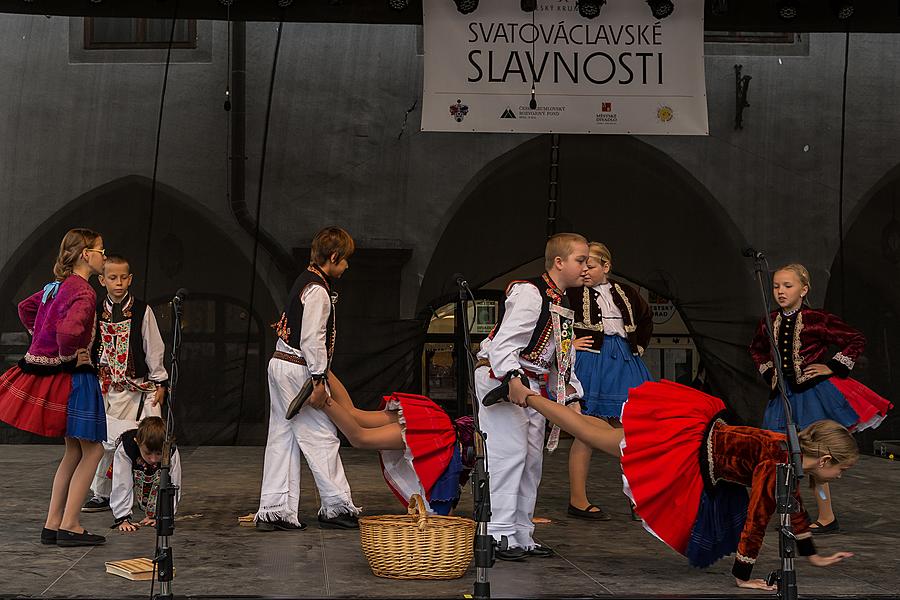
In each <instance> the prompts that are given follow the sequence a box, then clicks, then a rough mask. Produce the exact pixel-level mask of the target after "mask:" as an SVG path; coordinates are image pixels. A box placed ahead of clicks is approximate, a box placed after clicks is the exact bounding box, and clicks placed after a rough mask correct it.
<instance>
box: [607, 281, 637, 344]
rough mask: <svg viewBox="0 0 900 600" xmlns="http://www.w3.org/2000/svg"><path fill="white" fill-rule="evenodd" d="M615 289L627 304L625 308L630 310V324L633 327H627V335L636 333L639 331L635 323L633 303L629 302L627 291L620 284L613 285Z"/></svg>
mask: <svg viewBox="0 0 900 600" xmlns="http://www.w3.org/2000/svg"><path fill="white" fill-rule="evenodd" d="M613 288H615V290H616V291H617V292H618V293H619V296H621V297H622V300H623V301H624V302H625V308H626V309H628V322H629V323H631V325H625V333H634V332H635V331H636V330H637V325H636V324H635V322H634V311H633V310H632V309H631V302H629V301H628V296H626V295H625V291H624V290H623V289H622V286H620V285H619V284H618V283H615V284H613Z"/></svg>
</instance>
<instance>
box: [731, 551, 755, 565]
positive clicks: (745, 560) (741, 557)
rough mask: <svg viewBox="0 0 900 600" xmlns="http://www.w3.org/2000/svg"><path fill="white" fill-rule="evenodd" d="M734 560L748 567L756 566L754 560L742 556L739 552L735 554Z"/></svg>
mask: <svg viewBox="0 0 900 600" xmlns="http://www.w3.org/2000/svg"><path fill="white" fill-rule="evenodd" d="M734 558H735V559H737V560H739V561H741V562H742V563H746V564H748V565H753V564H756V559H755V558H750V557H749V556H744V555H743V554H741V553H740V552H735V554H734Z"/></svg>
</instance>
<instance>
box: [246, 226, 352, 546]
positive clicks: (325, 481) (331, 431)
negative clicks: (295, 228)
mask: <svg viewBox="0 0 900 600" xmlns="http://www.w3.org/2000/svg"><path fill="white" fill-rule="evenodd" d="M354 247H355V246H354V243H353V238H351V237H350V234H348V233H347V232H346V231H344V230H343V229H341V228H339V227H326V228H325V229H322V230H321V231H319V232H318V233H317V234H316V236H315V237H314V238H313V241H312V248H311V252H310V259H311V260H310V264H309V266H308V267H307V268H306V270H305V271H304V272H303V273H302V274H301V275H300V276H299V277H298V278H297V280H296V281H295V282H294V285H293V287H292V288H291V292H290V295H289V296H288V300H287V308H286V309H285V311H284V313H282V315H281V319H280V320H279V322H278V323H277V324H276V325H275V328H276V332H277V334H278V341H277V343H276V346H275V353H274V355H273V356H272V359H271V360H270V361H269V401H270V402H269V433H268V436H267V438H266V457H265V464H264V466H263V478H262V490H261V493H260V500H259V510H258V511H257V513H256V518H255V521H256V528H257V529H259V530H261V531H273V530H276V529H278V530H283V531H289V530H299V529H304V528H305V527H306V525H305V524H304V523H301V522H300V520H299V519H298V514H297V512H298V503H299V501H300V454H301V452H302V453H303V455H304V456H305V457H306V462H307V464H308V465H309V470H310V471H312V474H313V478H314V479H315V481H316V487H317V488H318V489H319V497H320V498H321V501H322V504H321V507H320V508H319V525H320V527H325V528H341V529H356V528H358V527H359V524H358V522H357V515H358V514H359V508H358V507H356V506H354V504H353V499H352V498H351V496H350V484H349V483H348V482H347V477H346V475H344V467H343V464H342V463H341V457H340V455H339V454H338V450H339V449H340V445H341V442H340V438H338V436H337V428H336V427H335V425H334V423H332V422H331V419H329V418H328V415H326V414H325V413H324V412H322V411H321V410H318V409H317V408H314V405H320V406H321V405H322V404H323V403H324V402H325V399H326V398H327V397H328V396H329V395H330V394H329V392H328V389H327V383H326V382H327V379H326V378H327V374H328V369H329V366H330V364H331V357H332V355H333V354H334V340H335V315H334V303H335V302H337V294H336V293H335V292H334V291H333V290H332V279H338V278H340V277H341V275H343V274H344V271H346V270H347V266H348V264H347V259H349V258H350V256H351V255H352V254H353V250H354ZM310 379H312V381H313V389H312V395H311V396H310V398H309V401H308V402H307V403H306V405H304V406H303V408H301V409H300V412H298V413H297V414H296V415H295V416H293V417H292V418H291V419H290V420H288V419H287V418H286V417H287V411H288V407H289V406H290V404H291V402H292V400H293V399H294V398H295V396H297V393H298V392H300V391H301V390H302V389H303V388H304V386H305V384H306V382H307V381H309V380H310Z"/></svg>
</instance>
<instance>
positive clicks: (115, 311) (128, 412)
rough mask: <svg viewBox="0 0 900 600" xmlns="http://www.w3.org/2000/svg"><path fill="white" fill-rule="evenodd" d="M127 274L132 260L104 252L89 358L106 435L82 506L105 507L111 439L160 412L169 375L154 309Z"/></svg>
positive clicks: (85, 509) (84, 509)
mask: <svg viewBox="0 0 900 600" xmlns="http://www.w3.org/2000/svg"><path fill="white" fill-rule="evenodd" d="M132 279H133V278H132V274H131V266H130V265H129V263H128V261H127V260H126V259H125V258H124V257H122V256H118V255H114V254H111V255H109V256H107V257H106V263H105V264H104V265H103V274H102V275H100V284H101V285H102V286H103V287H105V288H106V296H105V297H103V298H102V299H101V300H100V301H99V302H98V305H97V331H96V333H95V336H94V348H93V362H94V364H95V365H99V370H98V373H99V377H100V389H101V391H102V392H103V401H104V407H105V408H106V433H107V440H106V442H104V443H103V457H102V458H101V459H100V464H99V465H98V466H97V473H96V475H95V476H94V483H93V484H92V485H91V491H92V492H93V497H92V498H91V499H90V500H88V501H87V502H86V503H85V504H84V506H83V507H82V508H81V510H82V512H99V511H104V510H109V497H110V491H111V487H112V480H111V473H110V465H111V464H112V460H113V450H114V449H115V445H116V439H117V438H118V437H119V436H120V435H121V434H122V433H123V432H124V431H126V430H129V429H133V428H135V427H137V422H138V421H140V420H141V419H143V418H144V417H153V416H156V417H159V416H161V414H162V411H161V407H162V403H163V400H164V399H165V395H166V386H167V385H168V379H169V374H168V373H167V372H166V367H165V365H164V364H163V358H164V356H165V352H166V346H165V344H164V343H163V340H162V336H161V335H160V333H159V326H158V325H157V323H156V316H154V314H153V310H152V309H151V308H150V306H148V305H147V304H146V303H145V302H143V301H141V300H139V299H137V298H135V297H134V296H133V295H132V294H131V293H130V292H129V288H130V287H131V282H132Z"/></svg>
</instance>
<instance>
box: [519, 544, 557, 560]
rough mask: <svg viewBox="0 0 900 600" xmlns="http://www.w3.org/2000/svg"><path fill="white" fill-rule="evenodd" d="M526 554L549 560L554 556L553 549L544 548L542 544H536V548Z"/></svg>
mask: <svg viewBox="0 0 900 600" xmlns="http://www.w3.org/2000/svg"><path fill="white" fill-rule="evenodd" d="M525 553H526V554H527V555H528V556H534V557H536V558H548V557H550V556H553V554H554V552H553V549H552V548H548V547H547V546H542V545H541V544H536V545H535V546H534V548H532V549H531V550H526V551H525Z"/></svg>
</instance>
